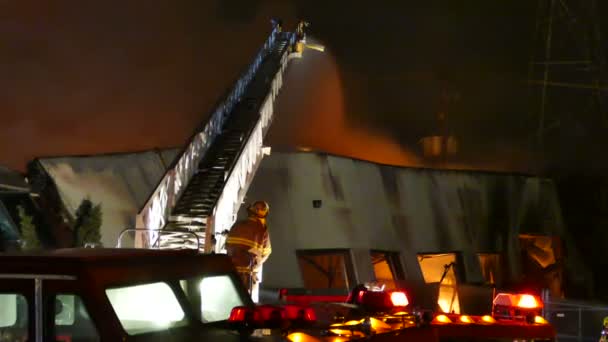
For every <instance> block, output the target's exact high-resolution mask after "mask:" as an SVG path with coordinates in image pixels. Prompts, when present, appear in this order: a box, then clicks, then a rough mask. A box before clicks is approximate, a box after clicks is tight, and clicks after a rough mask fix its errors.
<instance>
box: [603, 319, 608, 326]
mask: <svg viewBox="0 0 608 342" xmlns="http://www.w3.org/2000/svg"><path fill="white" fill-rule="evenodd" d="M604 328H608V317H604Z"/></svg>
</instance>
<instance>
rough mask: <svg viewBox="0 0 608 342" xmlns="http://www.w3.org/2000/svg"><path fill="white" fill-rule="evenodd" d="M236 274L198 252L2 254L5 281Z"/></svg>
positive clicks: (216, 257)
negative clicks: (7, 279)
mask: <svg viewBox="0 0 608 342" xmlns="http://www.w3.org/2000/svg"><path fill="white" fill-rule="evenodd" d="M233 270H234V269H233V266H232V263H231V261H230V258H229V257H228V256H226V255H223V254H200V253H198V252H197V251H196V250H150V249H114V248H74V249H58V250H53V251H41V252H24V253H10V254H9V253H7V254H0V276H2V277H3V278H7V275H11V276H9V278H11V277H12V276H14V278H24V277H25V278H34V277H35V276H37V275H39V276H42V277H44V276H49V275H65V276H71V277H74V278H85V277H92V278H95V281H96V282H99V283H105V284H108V283H121V282H126V281H129V282H132V281H149V280H152V279H159V278H161V279H162V278H167V279H169V278H184V277H191V276H195V275H200V274H202V273H227V272H233Z"/></svg>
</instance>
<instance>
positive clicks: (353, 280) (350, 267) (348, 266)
mask: <svg viewBox="0 0 608 342" xmlns="http://www.w3.org/2000/svg"><path fill="white" fill-rule="evenodd" d="M295 254H296V262H297V263H298V270H299V272H300V276H301V277H302V282H303V283H304V287H306V284H305V280H304V276H303V273H302V269H301V268H300V258H305V257H306V256H324V255H331V254H343V256H344V269H345V273H346V274H345V278H346V279H345V280H346V281H347V284H346V287H347V288H346V289H344V290H346V291H350V289H352V288H353V287H354V286H355V285H356V284H357V277H356V273H355V265H354V263H353V260H354V258H353V255H352V250H351V249H349V248H327V249H325V248H319V249H296V251H295ZM306 261H308V262H310V261H309V260H306Z"/></svg>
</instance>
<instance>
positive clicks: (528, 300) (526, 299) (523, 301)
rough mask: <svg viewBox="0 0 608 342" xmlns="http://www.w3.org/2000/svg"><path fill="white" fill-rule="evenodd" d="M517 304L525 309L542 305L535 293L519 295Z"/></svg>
mask: <svg viewBox="0 0 608 342" xmlns="http://www.w3.org/2000/svg"><path fill="white" fill-rule="evenodd" d="M517 306H518V307H520V308H524V309H536V308H538V307H540V305H539V303H538V301H537V300H536V298H535V297H534V296H533V295H529V294H522V295H520V296H519V300H518V301H517Z"/></svg>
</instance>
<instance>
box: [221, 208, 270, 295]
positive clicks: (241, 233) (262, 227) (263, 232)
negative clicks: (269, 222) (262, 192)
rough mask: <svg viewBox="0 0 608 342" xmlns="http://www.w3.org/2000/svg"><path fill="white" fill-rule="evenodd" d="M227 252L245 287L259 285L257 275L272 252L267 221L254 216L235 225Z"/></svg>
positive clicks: (227, 242)
mask: <svg viewBox="0 0 608 342" xmlns="http://www.w3.org/2000/svg"><path fill="white" fill-rule="evenodd" d="M226 250H227V252H228V255H230V256H231V258H232V262H233V263H234V266H235V267H236V270H237V272H238V273H239V275H240V276H241V279H242V280H243V283H244V284H245V286H246V287H249V286H250V284H251V283H250V282H251V281H252V283H253V284H255V283H257V282H258V280H257V273H258V272H259V271H260V269H261V267H262V264H263V263H264V262H265V261H266V259H268V256H269V255H270V252H271V251H272V249H271V247H270V237H269V235H268V229H267V227H266V220H265V219H260V218H257V217H255V216H252V217H249V218H248V219H246V220H243V221H239V222H237V223H235V224H234V226H232V228H231V229H230V233H228V238H227V239H226ZM251 276H253V279H251V278H250V277H251Z"/></svg>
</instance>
